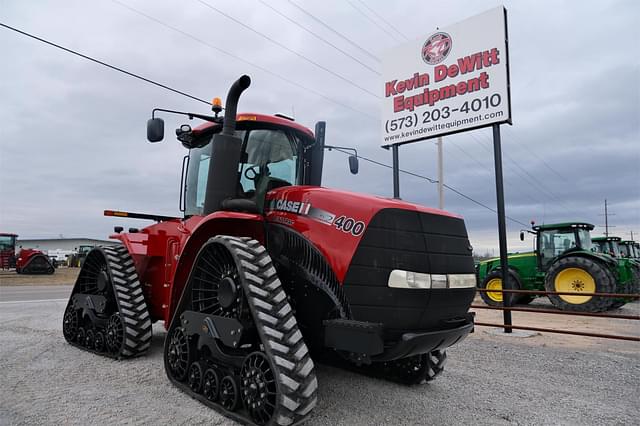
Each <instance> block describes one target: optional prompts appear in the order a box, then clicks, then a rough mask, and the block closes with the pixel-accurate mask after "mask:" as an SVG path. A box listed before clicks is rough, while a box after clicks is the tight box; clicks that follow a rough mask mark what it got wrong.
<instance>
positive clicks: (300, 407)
mask: <svg viewBox="0 0 640 426" xmlns="http://www.w3.org/2000/svg"><path fill="white" fill-rule="evenodd" d="M207 244H222V245H223V246H225V247H226V248H227V249H228V250H229V251H230V252H231V254H232V256H233V258H234V260H235V262H236V265H237V267H238V275H239V278H240V279H239V280H238V281H240V283H241V285H242V287H243V290H244V294H245V296H246V299H247V303H248V305H249V308H250V310H251V314H252V317H253V320H254V324H255V327H256V329H257V331H258V334H259V336H260V341H261V342H262V344H263V346H264V352H265V354H266V355H267V357H268V358H269V360H270V361H271V367H272V369H273V372H274V375H275V377H276V386H277V393H278V403H277V405H276V411H275V412H274V414H273V417H272V418H271V421H270V422H269V423H268V424H270V425H281V426H288V425H295V424H298V423H300V422H302V421H303V420H304V419H305V417H306V416H307V415H308V414H309V413H310V412H311V410H312V409H313V408H314V407H315V406H316V403H317V395H316V392H317V388H318V381H317V379H316V375H315V371H314V364H313V361H312V359H311V355H310V354H309V350H308V349H307V345H306V344H305V342H304V340H303V338H302V333H301V332H300V330H299V329H298V323H297V321H296V318H295V316H294V314H293V310H292V309H291V305H290V304H289V302H288V299H287V295H286V294H285V291H284V289H283V287H282V284H281V282H280V279H279V278H278V276H277V274H276V270H275V268H274V266H273V262H272V260H271V257H270V256H269V254H268V253H267V251H266V249H265V248H264V247H263V246H262V245H261V244H260V243H259V242H258V241H256V240H253V239H251V238H239V237H231V236H216V237H214V238H212V239H210V240H209V241H208V242H207ZM188 289H189V285H187V286H186V287H185V292H186V291H188ZM183 297H185V296H184V293H183ZM176 317H179V315H176ZM172 381H174V383H177V384H178V385H179V387H180V388H181V389H183V390H185V391H186V392H187V393H189V394H190V395H192V396H194V397H196V398H198V399H199V400H201V401H203V402H205V403H207V405H210V406H213V407H214V408H216V409H217V410H219V411H221V412H222V413H223V414H225V415H227V416H229V417H231V418H233V419H235V420H238V421H241V422H243V423H246V424H253V423H252V422H251V419H249V418H246V417H244V416H241V415H240V413H237V412H229V411H227V410H225V409H224V408H222V407H220V406H219V405H218V404H215V403H211V402H207V401H206V399H204V398H203V397H202V396H201V395H198V394H194V393H193V392H191V391H190V389H189V388H188V386H186V385H185V384H183V383H180V382H176V381H175V380H173V379H172Z"/></svg>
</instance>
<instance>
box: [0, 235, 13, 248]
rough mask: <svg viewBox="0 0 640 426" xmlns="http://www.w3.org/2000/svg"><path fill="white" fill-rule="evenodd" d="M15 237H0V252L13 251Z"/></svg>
mask: <svg viewBox="0 0 640 426" xmlns="http://www.w3.org/2000/svg"><path fill="white" fill-rule="evenodd" d="M15 245H16V237H14V236H10V235H0V251H4V250H10V249H14V248H15Z"/></svg>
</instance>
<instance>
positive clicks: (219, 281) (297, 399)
mask: <svg viewBox="0 0 640 426" xmlns="http://www.w3.org/2000/svg"><path fill="white" fill-rule="evenodd" d="M227 325H228V326H227ZM225 329H226V330H227V331H226V332H225ZM178 330H180V331H178ZM213 330H216V331H215V332H214V331H213ZM176 333H177V334H176ZM169 336H170V337H169V338H168V339H167V340H166V341H165V351H164V360H165V370H166V372H167V375H168V377H169V379H170V380H171V381H172V382H173V383H174V384H175V385H176V386H178V387H179V388H180V389H181V390H183V391H184V392H186V393H188V394H189V395H191V396H193V397H195V398H197V399H198V400H200V401H202V402H203V403H205V404H206V405H208V406H210V407H211V408H214V409H216V410H218V411H219V412H221V413H222V414H224V415H226V416H228V417H230V418H233V419H234V420H236V421H239V422H241V423H245V424H258V425H294V424H298V423H300V422H301V421H303V420H304V419H305V418H306V416H307V415H308V414H309V413H310V412H311V410H312V409H313V407H315V405H316V401H317V397H316V391H317V386H318V382H317V380H316V377H315V373H314V364H313V361H312V360H311V356H310V354H309V351H308V349H307V346H306V344H305V342H304V340H303V338H302V333H301V332H300V330H299V329H298V324H297V321H296V318H295V316H294V313H293V309H292V308H291V306H290V305H289V301H288V298H287V295H286V293H285V291H284V289H283V286H282V284H281V282H280V280H279V279H278V276H277V273H276V270H275V268H274V266H273V263H272V261H271V258H270V256H269V254H268V253H267V251H266V249H265V248H264V247H263V246H262V245H261V244H260V243H259V242H258V241H256V240H253V239H251V238H238V237H230V236H217V237H214V238H211V239H210V240H209V241H207V242H206V243H205V244H204V245H203V246H202V248H201V249H200V251H199V252H198V254H197V256H196V258H195V260H194V264H193V267H192V270H191V273H190V275H189V278H188V280H187V284H186V285H185V288H184V290H183V292H182V296H181V298H180V301H179V303H178V306H177V309H176V311H175V314H174V316H173V320H172V323H171V326H170V327H169ZM192 360H197V361H198V363H199V365H200V367H202V369H205V367H204V366H207V367H208V368H207V369H206V370H204V373H203V374H202V376H201V387H200V389H199V390H198V391H194V390H195V389H194V388H193V387H190V386H189V385H190V383H189V382H188V381H187V382H185V381H186V380H187V376H188V374H187V373H185V368H186V367H184V365H185V364H186V365H190V366H193V365H195V363H194V364H191V363H190V362H192ZM178 361H180V362H178ZM200 371H202V370H200ZM191 372H193V370H192V371H191Z"/></svg>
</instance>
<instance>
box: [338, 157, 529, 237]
mask: <svg viewBox="0 0 640 426" xmlns="http://www.w3.org/2000/svg"><path fill="white" fill-rule="evenodd" d="M332 149H334V150H336V151H339V152H341V153H343V154H347V155H351V153H350V152H348V151H343V150H342V149H340V148H332ZM358 158H359V159H362V160H364V161H367V162H369V163H373V164H376V165H378V166H382V167H386V168H387V169H393V166H390V165H389V164H385V163H382V162H380V161H376V160H372V159H371V158H367V157H363V156H362V155H360V154H358ZM399 170H400V173H404V174H406V175H409V176H414V177H417V178H420V179H424V180H426V181H428V182H429V183H438V181H437V180H436V179H432V178H430V177H428V176H424V175H420V174H418V173H414V172H410V171H408V170H403V169H399ZM442 186H444V187H445V188H447V189H448V190H450V191H452V192H454V193H456V194H458V195H459V196H461V197H463V198H465V199H467V200H469V201H471V202H473V203H475V204H477V205H479V206H481V207H484V208H485V209H487V210H490V211H492V212H494V213H498V212H497V210H495V209H493V208H491V207H489V206H487V205H486V204H484V203H483V202H481V201H478V200H476V199H474V198H472V197H470V196H468V195H466V194H464V193H462V192H461V191H459V190H457V189H455V188H453V187H451V186H449V185H447V184H443V185H442ZM506 218H507V219H509V220H510V221H512V222H515V223H517V224H520V225H522V226H525V227H528V226H529V225H527V224H526V223H523V222H520V221H519V220H517V219H513V218H511V217H509V216H506Z"/></svg>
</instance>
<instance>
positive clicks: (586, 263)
mask: <svg viewBox="0 0 640 426" xmlns="http://www.w3.org/2000/svg"><path fill="white" fill-rule="evenodd" d="M593 228H594V226H593V225H591V224H589V223H558V224H551V225H538V226H532V231H526V232H529V233H531V234H533V235H535V243H534V244H535V246H534V250H533V251H531V252H527V253H515V254H509V256H508V262H509V284H510V285H509V288H511V289H515V290H538V291H545V290H546V291H554V292H576V293H615V292H617V291H618V290H622V289H623V286H621V285H619V283H618V264H617V262H616V260H615V259H613V258H612V257H611V256H608V255H605V254H602V253H596V252H594V251H593V250H592V243H591V234H590V231H591V230H593ZM524 232H525V231H522V232H521V233H520V240H522V241H524ZM478 287H479V288H486V289H488V290H501V289H502V273H501V271H500V259H498V258H496V259H489V260H485V261H483V262H480V264H479V265H478ZM480 295H481V296H482V299H483V300H484V301H485V303H487V304H488V305H490V306H502V304H503V293H501V292H491V291H488V292H481V293H480ZM504 297H508V298H509V301H510V302H511V305H514V304H516V303H521V304H526V303H529V302H531V301H532V300H533V296H531V295H520V294H513V293H511V294H509V293H504ZM548 297H549V299H550V300H551V303H553V304H554V305H555V306H556V307H557V308H559V309H562V310H572V311H582V312H601V311H605V310H607V309H610V308H612V307H614V306H616V302H615V301H614V300H613V299H611V298H606V297H599V296H587V295H585V296H583V295H580V294H576V295H575V296H574V295H549V296H548Z"/></svg>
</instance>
